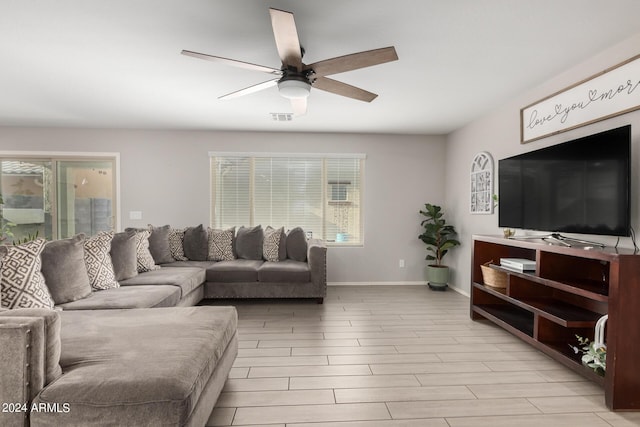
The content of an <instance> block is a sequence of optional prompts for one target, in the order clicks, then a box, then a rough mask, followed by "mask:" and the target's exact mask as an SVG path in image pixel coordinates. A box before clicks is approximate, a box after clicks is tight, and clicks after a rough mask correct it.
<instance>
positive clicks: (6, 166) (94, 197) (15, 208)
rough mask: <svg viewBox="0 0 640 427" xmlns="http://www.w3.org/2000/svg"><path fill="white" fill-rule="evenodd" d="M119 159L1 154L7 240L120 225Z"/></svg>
mask: <svg viewBox="0 0 640 427" xmlns="http://www.w3.org/2000/svg"><path fill="white" fill-rule="evenodd" d="M115 165H116V157H115V156H110V157H104V158H103V157H100V158H84V157H83V158H73V157H65V158H61V157H60V158H58V157H53V156H47V157H37V158H36V157H26V156H21V155H13V154H11V155H6V154H4V153H3V154H2V155H1V156H0V223H1V225H2V236H1V237H2V238H3V240H5V241H9V242H11V241H18V240H22V239H25V238H29V237H30V236H31V237H33V236H36V235H37V236H39V237H44V238H46V239H49V240H51V239H62V238H67V237H71V236H73V235H75V234H78V233H85V234H87V235H89V236H91V235H94V234H96V233H97V232H99V231H103V230H112V229H114V228H115V226H116V221H115V212H116V209H115V200H116V176H115V172H116V167H115Z"/></svg>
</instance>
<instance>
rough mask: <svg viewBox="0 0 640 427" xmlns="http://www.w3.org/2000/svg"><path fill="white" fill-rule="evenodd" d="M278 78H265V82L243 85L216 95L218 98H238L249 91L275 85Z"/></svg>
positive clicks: (257, 90) (256, 90)
mask: <svg viewBox="0 0 640 427" xmlns="http://www.w3.org/2000/svg"><path fill="white" fill-rule="evenodd" d="M278 80H280V79H279V78H278V79H273V80H267V81H266V82H262V83H258V84H257V85H253V86H249V87H245V88H244V89H240V90H237V91H235V92H231V93H228V94H226V95H222V96H220V97H218V99H232V98H238V97H240V96H244V95H249V94H250V93H255V92H259V91H261V90H264V89H268V88H270V87H273V86H276V85H277V84H278Z"/></svg>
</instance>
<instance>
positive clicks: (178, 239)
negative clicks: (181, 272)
mask: <svg viewBox="0 0 640 427" xmlns="http://www.w3.org/2000/svg"><path fill="white" fill-rule="evenodd" d="M183 242H184V228H172V229H170V230H169V250H170V251H171V256H172V257H173V259H175V260H176V261H187V260H188V258H187V257H186V256H184V247H183Z"/></svg>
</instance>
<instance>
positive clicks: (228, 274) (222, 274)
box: [207, 259, 264, 282]
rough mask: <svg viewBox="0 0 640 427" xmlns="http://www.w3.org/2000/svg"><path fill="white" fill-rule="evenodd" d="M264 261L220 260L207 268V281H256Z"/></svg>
mask: <svg viewBox="0 0 640 427" xmlns="http://www.w3.org/2000/svg"><path fill="white" fill-rule="evenodd" d="M262 264H264V261H256V260H248V259H236V260H233V261H220V262H217V263H215V264H214V265H212V266H211V267H209V268H208V269H207V282H257V281H258V269H259V268H260V266H261V265H262Z"/></svg>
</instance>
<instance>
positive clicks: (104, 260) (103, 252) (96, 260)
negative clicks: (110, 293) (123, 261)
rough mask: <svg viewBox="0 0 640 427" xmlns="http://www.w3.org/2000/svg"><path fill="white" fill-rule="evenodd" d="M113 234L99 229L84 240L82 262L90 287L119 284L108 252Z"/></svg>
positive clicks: (104, 287) (105, 287) (116, 285)
mask: <svg viewBox="0 0 640 427" xmlns="http://www.w3.org/2000/svg"><path fill="white" fill-rule="evenodd" d="M113 234H114V233H113V231H101V232H99V233H98V234H96V235H95V236H92V237H90V238H88V239H86V240H85V241H84V262H85V265H86V267H87V273H88V274H89V283H91V288H92V289H95V290H103V289H111V288H117V287H118V286H119V285H118V282H117V281H116V276H115V273H114V272H113V263H112V262H111V255H110V254H109V252H110V251H111V239H113Z"/></svg>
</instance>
